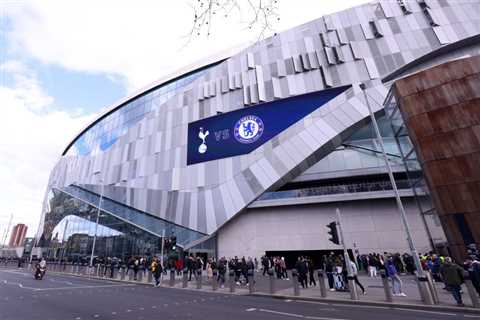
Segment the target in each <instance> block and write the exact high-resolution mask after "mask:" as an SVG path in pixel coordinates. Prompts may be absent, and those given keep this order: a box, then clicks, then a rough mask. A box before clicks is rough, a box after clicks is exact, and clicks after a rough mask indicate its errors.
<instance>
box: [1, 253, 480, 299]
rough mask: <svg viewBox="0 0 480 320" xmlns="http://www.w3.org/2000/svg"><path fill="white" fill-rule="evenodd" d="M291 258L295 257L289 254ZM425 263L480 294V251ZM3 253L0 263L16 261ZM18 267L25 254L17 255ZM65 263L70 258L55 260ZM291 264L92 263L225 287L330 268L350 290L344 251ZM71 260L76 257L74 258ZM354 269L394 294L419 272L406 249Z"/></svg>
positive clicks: (456, 287)
mask: <svg viewBox="0 0 480 320" xmlns="http://www.w3.org/2000/svg"><path fill="white" fill-rule="evenodd" d="M290 258H291V257H290ZM419 258H420V262H421V267H422V268H423V270H425V271H428V272H429V273H430V274H431V275H432V278H433V280H434V281H435V282H443V284H444V289H445V290H448V291H449V292H451V294H452V296H453V297H454V299H455V301H456V302H457V304H458V305H463V300H462V291H461V285H462V284H463V283H464V281H465V274H467V275H468V276H469V278H470V279H471V281H472V284H473V286H474V288H475V289H476V291H477V293H478V294H479V295H480V261H479V257H478V254H471V255H470V256H468V257H467V258H466V259H465V261H464V263H463V265H461V264H460V265H459V264H456V263H455V262H454V261H453V260H452V259H451V258H450V257H446V256H442V255H438V254H435V253H428V254H421V255H420V256H419ZM13 260H14V259H7V258H1V257H0V263H6V262H7V261H13ZM17 260H18V264H19V267H20V266H21V264H22V263H23V262H24V259H17ZM56 262H57V263H60V264H62V263H66V261H60V262H58V261H56ZM88 262H89V261H87V260H85V261H83V260H77V261H74V264H82V265H87V264H88ZM289 262H290V263H289V264H288V263H287V261H286V260H285V258H284V257H281V256H266V255H264V256H262V257H261V258H260V259H259V260H258V259H257V258H252V257H247V258H245V257H241V258H240V257H237V256H235V257H233V258H226V257H221V258H220V259H218V260H217V259H215V258H203V257H202V256H200V255H196V256H195V255H185V256H184V257H183V258H182V259H167V260H166V261H164V262H163V261H161V259H160V258H158V257H156V256H150V255H149V256H132V257H130V258H128V259H119V258H111V257H95V258H94V260H93V265H94V266H98V267H99V270H100V271H99V272H102V273H103V275H104V276H106V277H107V276H108V277H112V278H113V277H114V273H115V270H116V269H120V268H125V269H126V273H127V274H128V273H129V272H130V270H132V271H133V278H134V280H137V276H138V273H139V272H151V273H152V276H153V278H154V279H155V283H156V285H158V284H159V283H160V277H161V275H162V274H165V273H166V272H167V270H174V271H175V272H176V273H177V275H180V274H181V273H182V271H183V272H186V273H187V277H188V281H192V276H193V278H194V280H195V279H198V277H199V276H202V274H203V275H205V274H206V277H207V278H208V279H216V280H217V281H218V284H219V286H221V287H224V285H225V280H226V275H227V273H229V275H230V276H233V277H234V282H235V283H236V284H237V285H248V284H249V282H250V281H251V280H252V279H254V274H255V272H258V273H259V274H261V275H263V276H267V275H272V276H275V277H276V278H277V279H284V280H289V273H288V272H287V269H290V268H294V269H296V272H297V276H298V281H299V283H300V285H301V286H302V287H303V288H308V287H309V286H316V285H317V280H316V279H315V270H316V269H322V270H324V271H325V274H326V277H327V282H328V288H329V289H330V290H331V291H348V290H349V287H348V281H347V276H348V272H349V271H348V269H349V268H347V266H346V263H345V260H344V257H343V255H341V254H334V253H333V252H332V253H330V254H328V255H324V256H322V257H321V258H319V261H318V263H317V264H316V263H315V262H314V260H313V258H312V257H305V256H300V257H298V259H297V261H296V262H295V263H294V264H292V261H289ZM70 263H72V261H70ZM349 267H350V273H351V276H352V277H353V280H354V282H355V283H356V285H357V286H358V287H359V288H360V289H361V291H362V293H363V294H366V289H365V286H364V285H363V284H362V283H361V282H360V281H359V279H358V274H359V273H360V272H363V273H365V274H366V275H368V276H369V277H372V278H377V277H379V273H380V271H384V272H385V274H386V276H387V277H388V278H389V279H390V281H391V286H392V291H393V295H395V296H406V294H405V293H404V291H403V282H402V279H401V276H402V275H407V274H411V275H413V274H415V271H416V267H415V262H414V259H413V257H412V256H411V255H409V254H407V253H404V254H400V253H386V252H384V253H383V254H380V253H370V254H358V255H357V256H356V257H355V258H354V259H352V261H350V266H349Z"/></svg>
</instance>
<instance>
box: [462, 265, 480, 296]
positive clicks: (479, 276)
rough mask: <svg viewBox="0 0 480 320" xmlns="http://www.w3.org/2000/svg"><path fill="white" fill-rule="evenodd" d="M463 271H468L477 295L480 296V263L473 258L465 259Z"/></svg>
mask: <svg viewBox="0 0 480 320" xmlns="http://www.w3.org/2000/svg"><path fill="white" fill-rule="evenodd" d="M465 269H466V270H467V271H468V274H469V276H470V280H472V284H473V286H474V287H475V290H476V291H477V294H478V295H480V261H478V260H477V259H475V257H474V256H470V257H467V258H466V259H465Z"/></svg>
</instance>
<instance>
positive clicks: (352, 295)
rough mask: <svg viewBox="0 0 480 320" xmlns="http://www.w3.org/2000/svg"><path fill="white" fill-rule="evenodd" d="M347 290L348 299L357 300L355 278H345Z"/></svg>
mask: <svg viewBox="0 0 480 320" xmlns="http://www.w3.org/2000/svg"><path fill="white" fill-rule="evenodd" d="M347 280H348V288H349V289H350V299H352V300H358V290H357V285H356V284H355V278H354V277H353V276H350V275H349V276H347Z"/></svg>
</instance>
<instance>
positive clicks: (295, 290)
mask: <svg viewBox="0 0 480 320" xmlns="http://www.w3.org/2000/svg"><path fill="white" fill-rule="evenodd" d="M292 282H293V295H294V296H299V295H300V285H299V283H298V271H297V269H293V270H292Z"/></svg>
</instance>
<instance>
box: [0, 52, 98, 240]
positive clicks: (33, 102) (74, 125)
mask: <svg viewBox="0 0 480 320" xmlns="http://www.w3.org/2000/svg"><path fill="white" fill-rule="evenodd" d="M0 67H1V66H0ZM3 69H4V70H5V72H6V73H7V74H9V73H11V74H12V77H13V79H14V83H13V85H12V86H10V87H6V86H3V87H1V86H0V103H1V107H2V120H3V121H2V123H1V125H0V137H2V138H1V140H0V194H1V195H2V197H1V199H2V201H0V235H1V236H3V231H4V229H5V228H6V227H7V224H8V220H9V216H10V213H13V214H14V223H18V222H24V223H26V224H28V226H29V234H33V232H35V231H36V230H35V229H36V228H37V223H38V219H39V216H40V212H41V202H42V200H43V195H44V192H45V188H46V185H47V181H48V175H49V172H50V171H51V169H52V168H53V165H54V164H55V162H56V161H57V160H58V158H59V156H60V153H61V151H62V150H63V148H64V147H65V145H66V143H67V142H68V139H70V138H71V137H72V136H73V135H74V134H75V133H76V132H77V131H78V130H80V128H81V127H82V126H83V125H84V124H85V123H87V122H88V121H89V120H90V119H91V116H81V117H75V116H72V115H71V114H69V113H67V112H63V111H51V112H50V111H48V107H49V105H50V104H51V103H52V102H53V98H52V97H50V96H48V95H47V94H46V93H45V92H43V90H42V89H41V87H40V84H39V82H38V80H37V78H36V77H35V74H34V73H32V72H31V71H30V70H29V69H28V68H27V67H25V66H24V65H23V64H22V63H20V62H18V61H9V62H8V63H5V64H4V65H3ZM2 240H3V239H0V241H2ZM7 241H8V239H7Z"/></svg>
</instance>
